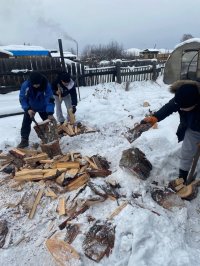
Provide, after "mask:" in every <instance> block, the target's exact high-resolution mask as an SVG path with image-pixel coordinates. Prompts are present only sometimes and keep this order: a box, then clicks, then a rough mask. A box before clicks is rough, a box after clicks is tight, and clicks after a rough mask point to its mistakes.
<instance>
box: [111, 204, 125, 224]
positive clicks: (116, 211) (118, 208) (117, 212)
mask: <svg viewBox="0 0 200 266" xmlns="http://www.w3.org/2000/svg"><path fill="white" fill-rule="evenodd" d="M127 205H128V202H127V201H125V202H123V203H122V205H120V206H118V207H117V208H116V209H115V210H114V211H113V212H112V214H111V215H109V217H108V220H111V219H113V218H114V217H115V216H116V215H118V214H119V213H120V212H121V211H122V210H123V209H124V208H125V207H126V206H127Z"/></svg>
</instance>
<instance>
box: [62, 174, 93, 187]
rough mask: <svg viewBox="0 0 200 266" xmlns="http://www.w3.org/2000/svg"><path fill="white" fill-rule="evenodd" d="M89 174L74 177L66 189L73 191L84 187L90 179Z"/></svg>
mask: <svg viewBox="0 0 200 266" xmlns="http://www.w3.org/2000/svg"><path fill="white" fill-rule="evenodd" d="M89 178H90V177H89V175H88V174H87V173H85V174H83V175H81V176H79V177H77V178H75V179H73V181H71V182H70V183H69V184H68V185H67V186H66V187H65V189H66V191H72V190H75V189H77V188H79V187H82V186H84V185H85V184H86V183H87V182H88V180H89Z"/></svg>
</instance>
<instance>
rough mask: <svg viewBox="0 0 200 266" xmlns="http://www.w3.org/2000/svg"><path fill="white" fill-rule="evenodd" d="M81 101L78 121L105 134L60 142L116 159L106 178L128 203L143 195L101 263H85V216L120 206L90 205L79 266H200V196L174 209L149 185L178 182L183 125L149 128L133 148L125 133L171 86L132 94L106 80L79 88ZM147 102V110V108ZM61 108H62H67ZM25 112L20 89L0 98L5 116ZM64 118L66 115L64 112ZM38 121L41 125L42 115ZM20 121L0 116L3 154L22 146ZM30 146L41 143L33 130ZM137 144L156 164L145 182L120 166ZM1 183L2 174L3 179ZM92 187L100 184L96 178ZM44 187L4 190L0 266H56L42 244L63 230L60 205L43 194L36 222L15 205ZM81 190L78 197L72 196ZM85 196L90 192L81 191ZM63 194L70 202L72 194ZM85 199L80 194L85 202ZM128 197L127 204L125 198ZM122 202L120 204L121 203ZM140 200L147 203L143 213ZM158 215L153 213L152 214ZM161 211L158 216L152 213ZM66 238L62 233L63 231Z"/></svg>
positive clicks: (144, 87) (101, 215) (145, 87)
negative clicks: (155, 198)
mask: <svg viewBox="0 0 200 266" xmlns="http://www.w3.org/2000/svg"><path fill="white" fill-rule="evenodd" d="M80 95H81V101H79V103H78V107H77V113H76V118H77V120H80V121H81V122H82V123H84V124H88V125H90V126H92V127H97V128H99V129H100V132H96V133H91V134H85V135H79V136H75V137H72V138H70V137H63V138H62V139H61V147H62V150H63V152H68V151H70V150H73V151H79V152H81V153H82V154H83V155H88V156H91V155H94V154H97V153H98V154H100V155H101V156H105V157H106V158H107V159H108V161H110V162H111V170H112V174H111V176H109V177H107V178H106V179H112V180H116V181H117V182H118V183H119V184H120V186H121V188H120V189H119V192H120V194H121V195H124V196H126V199H127V200H130V199H131V194H132V192H137V193H140V194H141V195H142V197H140V198H138V199H135V202H132V205H130V204H128V205H127V206H126V207H125V208H124V209H123V210H122V211H121V212H120V213H119V214H118V215H117V216H116V217H115V218H114V219H113V221H112V222H113V224H114V225H115V226H116V229H115V245H114V248H113V251H112V253H111V254H110V256H109V257H104V258H103V259H102V260H101V261H100V262H99V263H98V264H97V263H95V262H93V261H91V260H90V259H88V258H86V257H85V256H84V254H83V250H82V241H83V239H84V237H85V233H86V232H87V230H88V229H89V227H90V226H91V224H88V222H87V217H86V216H87V215H92V216H93V217H95V218H96V219H102V220H105V219H106V218H107V217H108V216H109V215H110V214H111V213H112V211H113V210H115V208H116V207H117V202H115V201H112V200H106V201H105V202H103V203H99V204H97V205H94V206H92V207H90V209H89V210H88V211H87V212H85V213H84V214H82V215H80V216H79V217H78V219H77V220H75V221H77V222H78V223H80V224H81V228H80V229H81V233H80V234H79V235H78V237H77V238H76V239H75V241H74V242H73V243H72V245H73V247H74V248H75V249H76V250H77V252H79V253H80V255H81V260H82V265H87V266H94V265H99V266H111V265H112V266H113V265H115V266H127V265H128V266H188V265H193V266H198V265H200V246H199V241H200V219H199V218H200V203H199V195H198V196H197V198H196V199H194V200H193V201H191V202H187V201H185V207H183V208H174V209H173V210H172V211H168V210H166V209H163V208H162V207H161V206H159V205H158V204H157V203H155V202H154V201H153V199H152V198H151V196H150V193H149V188H150V186H151V183H152V181H158V182H159V185H160V186H163V185H164V184H166V183H167V182H168V181H169V180H171V179H174V178H176V177H177V174H178V167H179V166H178V161H179V152H180V147H181V143H179V144H178V142H177V138H176V135H175V132H176V128H177V126H178V123H179V117H178V115H177V114H173V115H171V116H170V117H168V118H166V119H165V120H164V121H162V122H160V123H159V125H158V129H150V130H149V131H148V132H145V133H143V134H142V135H141V137H140V138H138V139H137V140H136V141H135V142H134V143H132V144H130V143H129V142H128V141H127V140H126V139H125V137H124V136H123V133H124V132H126V130H127V128H128V127H133V125H134V123H136V122H139V121H140V120H141V119H142V118H143V117H144V116H145V115H146V114H148V113H149V109H150V110H151V111H155V110H158V109H159V108H160V107H161V106H163V105H164V104H165V103H166V102H167V101H168V100H170V99H171V98H172V97H173V95H172V94H170V93H169V91H168V86H166V85H164V84H163V82H162V80H161V79H159V80H158V81H157V83H153V82H151V81H147V82H134V83H131V84H130V90H129V91H125V84H117V83H109V84H99V85H97V86H93V87H81V88H80ZM146 101H148V103H149V104H150V106H149V107H143V103H144V102H146ZM63 110H64V106H63ZM16 111H21V108H20V106H19V103H18V92H13V93H9V94H7V95H0V114H3V113H10V112H16ZM65 114H66V112H65ZM36 119H37V120H38V121H40V118H39V117H38V116H37V117H36ZM21 122H22V116H15V117H7V118H2V119H0V133H1V140H0V149H2V150H3V151H4V152H6V151H8V150H9V149H10V148H11V147H13V146H15V145H17V143H18V142H19V141H20V127H21ZM30 142H31V144H32V143H35V142H39V140H38V138H37V136H36V133H35V132H34V130H32V131H31V135H30ZM133 146H134V147H138V148H140V149H141V150H142V151H143V152H144V153H145V154H146V157H147V158H148V160H150V162H151V163H152V165H153V170H152V172H151V175H150V177H149V178H148V179H147V180H146V181H142V180H139V179H137V178H136V177H135V176H133V175H131V174H129V173H127V172H126V171H124V170H123V169H121V168H120V167H119V160H120V158H121V155H122V151H123V150H125V149H128V148H130V147H133ZM0 178H1V179H2V178H3V175H1V176H0ZM95 182H102V178H98V179H97V180H96V181H95ZM39 187H41V184H40V183H38V182H35V183H34V182H32V183H26V184H24V185H23V188H22V190H21V191H15V190H14V189H13V188H11V187H8V185H7V184H6V183H5V184H1V186H0V217H1V219H6V220H7V221H8V225H9V232H10V233H9V235H8V236H7V242H6V243H7V244H6V246H4V248H3V249H1V250H0V265H12V266H21V265H33V266H43V265H44V266H45V265H48V266H53V265H56V263H55V261H54V260H53V259H52V257H51V255H50V254H49V253H48V251H47V249H46V247H45V244H44V243H45V240H46V239H47V237H48V236H50V234H51V232H53V231H54V230H56V229H57V230H58V227H57V226H58V225H59V224H60V223H61V222H62V221H63V220H65V218H64V217H61V218H59V217H58V215H57V213H56V206H57V200H51V199H50V198H48V199H47V198H46V197H43V198H42V201H41V203H40V204H39V206H38V208H37V211H36V215H35V217H34V219H33V220H29V219H28V218H27V213H25V211H24V209H23V208H22V207H20V206H19V207H13V205H11V204H16V203H17V202H19V201H20V199H21V198H22V197H23V195H25V196H26V197H27V198H28V199H30V198H31V195H32V192H33V191H37V190H38V188H39ZM75 193H76V192H74V195H75ZM84 193H85V194H84V195H85V196H87V195H88V194H89V193H90V192H89V190H86V191H85V192H84ZM68 195H69V194H68V193H66V195H65V196H66V198H67V197H68ZM82 198H83V197H82ZM126 199H125V200H126ZM119 202H120V204H122V202H123V200H122V199H120V200H119ZM137 203H140V204H142V206H144V208H141V207H139V206H138V205H137ZM151 210H153V211H154V212H152V211H151ZM155 212H157V214H156V213H155ZM58 231H59V230H58ZM61 235H62V236H64V235H65V230H63V231H61Z"/></svg>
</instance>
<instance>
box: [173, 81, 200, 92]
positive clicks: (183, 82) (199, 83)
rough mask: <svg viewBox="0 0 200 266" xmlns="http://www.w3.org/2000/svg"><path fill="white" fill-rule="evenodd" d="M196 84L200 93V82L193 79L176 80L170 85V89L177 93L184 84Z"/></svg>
mask: <svg viewBox="0 0 200 266" xmlns="http://www.w3.org/2000/svg"><path fill="white" fill-rule="evenodd" d="M186 84H187V85H194V86H197V88H198V91H199V94H200V82H197V81H193V80H177V81H176V82H174V83H173V84H172V85H171V86H170V87H169V91H170V92H171V93H174V94H175V93H176V91H177V90H178V89H179V88H180V87H181V86H182V85H186Z"/></svg>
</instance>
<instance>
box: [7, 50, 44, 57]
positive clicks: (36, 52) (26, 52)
mask: <svg viewBox="0 0 200 266" xmlns="http://www.w3.org/2000/svg"><path fill="white" fill-rule="evenodd" d="M8 51H9V52H11V53H13V55H14V56H37V55H38V56H39V55H49V51H48V50H8Z"/></svg>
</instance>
